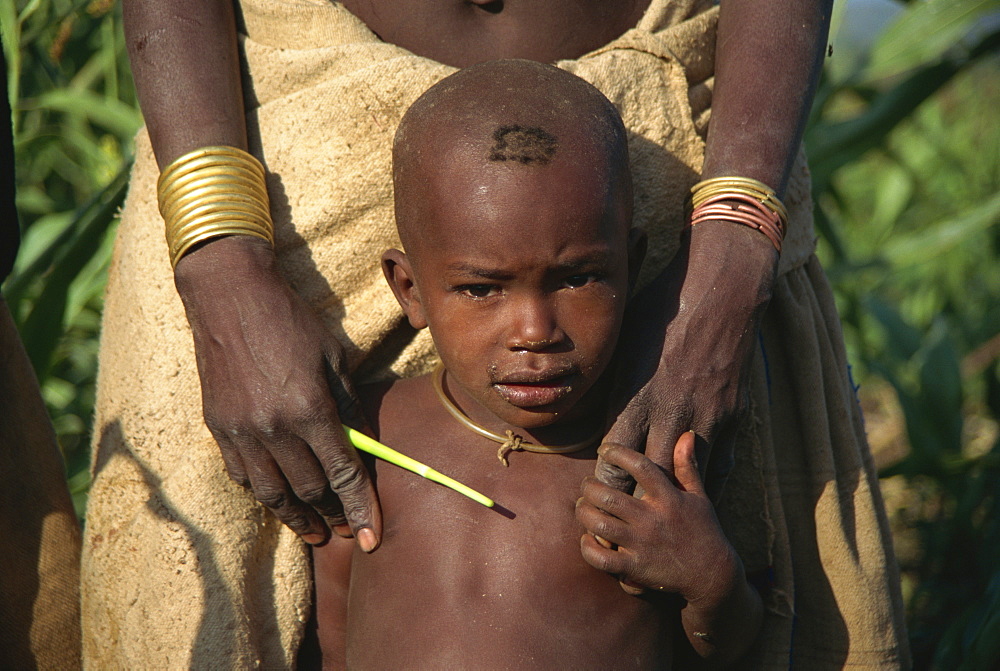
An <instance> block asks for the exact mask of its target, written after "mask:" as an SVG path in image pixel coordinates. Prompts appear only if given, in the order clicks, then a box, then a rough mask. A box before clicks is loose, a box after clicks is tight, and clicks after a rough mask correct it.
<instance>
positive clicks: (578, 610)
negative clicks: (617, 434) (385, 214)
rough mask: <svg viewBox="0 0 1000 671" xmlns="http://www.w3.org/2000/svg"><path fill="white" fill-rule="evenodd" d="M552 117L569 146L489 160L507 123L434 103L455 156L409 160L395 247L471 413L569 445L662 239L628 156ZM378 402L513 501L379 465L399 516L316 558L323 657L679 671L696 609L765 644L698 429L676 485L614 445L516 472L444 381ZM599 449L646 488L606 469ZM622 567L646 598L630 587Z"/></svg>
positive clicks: (346, 661) (450, 465)
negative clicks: (605, 153) (608, 479)
mask: <svg viewBox="0 0 1000 671" xmlns="http://www.w3.org/2000/svg"><path fill="white" fill-rule="evenodd" d="M564 76H565V77H568V75H564ZM520 77H521V79H526V78H527V75H526V74H522V75H521V76H520ZM496 80H497V75H496V74H495V73H493V72H488V73H484V74H483V75H482V79H481V80H480V81H479V82H478V85H476V84H477V83H476V82H474V83H473V85H472V86H470V87H469V89H468V90H467V91H466V92H467V93H468V94H469V95H470V96H472V97H473V98H474V99H475V100H477V101H482V102H483V107H484V108H486V109H491V108H494V107H499V104H498V103H499V100H492V99H491V97H490V96H491V94H492V91H491V90H490V87H492V86H496V88H497V89H499V90H501V91H504V90H506V86H505V85H501V84H495V82H496ZM467 81H468V79H467V80H466V82H467ZM545 90H552V91H554V92H555V93H557V94H558V95H560V97H567V96H569V95H572V94H571V93H564V92H562V91H558V90H556V89H555V88H554V87H553V88H546V89H545ZM503 95H504V96H507V95H509V94H507V93H504V94H503ZM504 102H505V104H506V106H507V109H510V107H511V106H516V105H517V104H518V103H517V101H514V102H512V101H511V100H510V99H509V98H505V99H504ZM584 102H585V101H584ZM575 107H576V108H582V107H584V103H580V104H577V105H575ZM411 114H412V111H411ZM515 114H517V112H515ZM586 116H587V115H586V114H584V113H582V112H581V114H580V118H586ZM553 118H556V119H558V118H562V119H563V120H564V121H566V122H567V125H566V126H564V127H558V126H547V127H546V128H547V129H551V130H552V131H553V133H554V135H555V136H556V137H558V138H559V149H558V150H557V151H556V154H555V157H554V159H553V160H552V161H551V163H548V164H546V165H541V166H538V165H532V166H525V165H519V164H512V163H509V162H508V163H503V164H497V163H490V162H487V161H484V160H483V156H484V155H485V154H486V150H485V148H486V146H487V145H488V144H489V138H490V135H489V134H487V133H483V134H482V135H483V137H485V138H486V142H482V141H480V142H478V143H477V142H476V139H475V138H476V131H475V130H473V131H471V132H468V133H466V134H465V135H464V136H460V133H459V132H458V131H457V129H458V128H463V129H465V128H466V127H467V125H466V124H465V123H464V121H465V120H464V119H463V120H462V121H461V122H458V123H456V124H455V128H452V129H449V128H447V127H445V129H444V130H443V131H442V130H440V129H441V125H442V124H441V122H440V117H439V116H435V117H434V121H433V122H432V123H430V127H434V128H435V129H437V130H438V131H439V134H438V135H437V136H435V135H434V133H433V132H432V131H430V128H429V127H419V126H418V128H417V129H416V130H415V131H413V132H412V133H411V134H410V135H412V136H414V137H417V138H421V139H423V142H424V143H425V144H424V146H423V147H422V149H421V151H420V152H419V155H420V156H431V157H442V156H447V157H448V160H446V161H441V162H440V163H435V164H432V163H430V161H418V162H417V164H416V165H413V164H410V163H406V162H405V161H404V165H405V169H404V170H403V172H404V174H402V175H401V174H400V171H398V170H397V176H396V197H397V221H398V222H399V225H400V227H401V235H402V237H403V239H404V240H407V241H410V242H411V243H412V244H410V243H408V245H407V249H408V250H409V252H408V253H407V254H404V253H403V252H401V251H399V250H390V251H388V252H386V254H385V255H384V256H383V269H384V271H385V275H386V278H387V279H388V281H389V283H390V285H391V287H392V289H393V292H394V294H395V296H396V298H397V300H398V301H399V303H400V305H401V306H402V308H403V310H404V311H405V312H406V314H407V317H408V318H409V320H410V323H411V324H412V325H413V326H414V327H416V328H425V327H427V328H430V329H431V333H432V334H433V336H434V340H435V345H436V347H437V349H438V351H439V353H440V354H441V357H442V360H443V362H444V363H445V366H446V369H447V373H446V375H445V380H444V381H445V388H446V391H447V393H448V394H449V396H450V397H451V399H452V400H453V401H454V402H455V403H456V404H457V405H458V406H459V407H460V408H462V410H463V411H464V412H465V413H466V414H467V415H468V416H469V417H471V418H473V419H474V420H475V421H477V422H478V423H479V424H480V425H482V426H485V427H487V428H488V429H490V430H492V431H494V432H496V433H500V434H503V433H504V432H505V431H506V430H508V429H509V430H512V431H514V432H516V433H517V434H519V435H521V436H523V437H524V438H525V439H528V440H531V441H533V442H536V443H542V444H548V445H565V444H569V443H575V442H579V441H580V440H581V439H585V438H586V437H587V434H590V435H594V434H595V433H600V432H601V429H602V421H601V412H600V409H601V408H603V407H604V404H605V398H604V397H605V395H606V391H607V385H606V384H605V382H606V376H605V373H606V371H607V369H608V366H609V364H610V362H611V359H612V356H613V353H614V350H615V343H616V341H617V339H618V336H619V330H620V328H621V324H622V319H623V315H624V308H625V304H626V300H627V296H628V294H629V288H630V285H631V284H632V283H633V282H634V279H635V273H636V270H637V268H638V266H639V264H640V262H641V259H642V256H643V250H644V236H642V234H641V233H639V232H638V231H636V230H631V231H630V230H629V228H628V223H629V221H630V220H631V193H630V190H629V188H628V184H627V180H621V179H617V178H616V177H614V176H613V175H611V174H609V171H610V170H613V168H612V167H611V166H612V164H613V161H609V160H607V159H606V158H602V157H601V156H600V149H599V148H598V147H596V146H594V145H593V144H588V142H587V140H586V139H585V138H581V137H574V134H577V135H580V134H581V131H580V128H579V127H578V126H577V125H574V122H575V121H576V120H575V119H574V118H573V117H560V116H559V115H553ZM522 119H523V116H519V117H518V119H517V120H522ZM406 123H407V121H404V124H406ZM417 123H419V122H417ZM418 142H420V140H418ZM399 144H400V143H398V142H397V165H399V163H400V161H399V160H398V158H399V153H398V152H399V149H398V148H399ZM457 147H460V148H461V149H457ZM619 165H621V164H619ZM595 168H597V169H595ZM611 184H613V185H615V186H614V187H610V188H609V185H611ZM400 202H403V203H405V204H404V205H403V206H400V205H399V203H400ZM417 230H419V233H415V231H417ZM362 396H363V399H364V402H365V406H366V408H367V409H368V412H369V413H370V417H371V424H372V425H373V426H374V427H376V429H377V432H378V435H379V438H380V440H382V441H383V442H385V443H387V444H389V445H392V446H393V447H394V448H396V449H399V450H400V451H402V452H404V453H405V454H408V455H410V456H412V457H414V458H416V459H418V460H420V461H423V462H425V463H428V464H430V465H432V466H433V467H434V468H437V469H438V470H440V471H442V472H445V473H448V474H450V475H452V476H453V477H456V478H457V479H459V480H460V481H461V482H464V483H466V484H468V485H469V486H471V487H473V488H474V489H477V490H479V491H482V492H484V493H486V494H487V495H488V496H491V497H493V498H494V499H495V500H496V501H497V503H498V506H499V507H498V508H495V509H488V508H485V507H482V506H480V505H478V504H476V503H474V502H471V501H469V500H466V499H463V498H462V497H460V496H458V495H457V494H456V493H455V492H452V491H450V490H447V489H444V488H442V487H440V486H437V485H434V484H432V483H430V482H428V481H424V480H420V479H418V478H416V477H415V476H414V475H413V474H412V473H409V472H405V471H402V470H401V469H398V468H396V467H394V466H391V465H388V464H386V463H384V462H375V463H372V464H371V466H372V468H373V471H374V473H375V474H376V478H377V482H378V492H379V496H380V500H381V502H382V507H383V511H384V514H385V520H386V526H385V531H384V538H383V544H382V546H381V549H380V550H379V552H377V553H375V554H373V555H370V556H366V555H364V554H361V553H359V552H357V551H356V550H355V549H354V547H353V544H352V543H351V542H350V541H348V540H345V539H333V540H332V541H331V542H330V543H328V544H327V545H325V546H323V547H317V548H315V549H314V551H313V557H314V571H315V578H316V582H315V584H316V607H317V625H318V635H319V642H320V646H321V649H322V653H323V665H324V667H325V668H341V667H344V666H347V667H349V668H400V667H408V668H467V667H468V666H469V665H470V662H472V660H474V663H475V666H476V667H477V668H618V667H620V666H621V665H622V663H623V660H629V661H628V666H630V667H631V666H634V667H635V668H650V669H652V668H670V667H671V665H672V660H674V659H675V656H674V652H673V648H674V641H673V636H674V633H675V631H677V623H678V619H679V622H680V630H681V631H682V632H683V634H684V636H685V638H686V639H687V641H688V643H686V644H684V645H685V647H688V648H690V649H691V650H693V651H694V652H695V653H696V655H697V656H703V657H704V658H705V659H707V660H709V661H710V662H712V664H713V665H717V664H724V663H725V662H727V661H730V660H731V659H732V658H733V657H735V656H736V655H738V654H740V653H741V652H742V651H743V650H745V648H746V646H747V645H748V643H749V641H750V640H752V638H753V636H754V634H755V632H756V629H757V627H758V626H759V622H760V600H759V597H758V596H757V595H756V593H755V592H754V590H753V589H752V588H751V587H749V585H748V584H747V582H746V580H745V578H744V576H743V567H742V564H741V562H740V560H739V558H738V557H737V556H736V554H735V552H734V551H733V549H732V547H731V546H730V545H729V543H728V541H727V540H726V538H725V536H724V534H723V533H722V531H721V529H720V527H719V524H718V521H717V520H716V518H715V514H714V511H713V509H712V505H711V503H710V501H709V499H708V496H707V494H706V493H705V489H704V487H703V486H702V481H701V477H700V475H699V473H698V468H697V464H696V460H695V456H694V436H693V434H691V433H686V434H684V436H682V438H681V439H680V441H679V442H678V443H677V449H676V450H674V453H673V457H674V463H673V464H671V465H672V467H673V468H672V469H671V470H672V471H673V472H674V473H675V477H674V478H671V477H669V476H668V475H667V474H666V473H665V472H664V471H663V470H662V469H660V468H659V467H657V466H656V465H655V464H654V463H653V462H652V461H650V460H649V459H648V458H646V457H645V456H643V455H641V454H639V453H637V452H634V451H632V450H629V449H627V448H624V447H620V446H608V445H605V446H603V447H601V449H600V450H599V451H598V450H597V449H596V447H592V448H589V449H587V450H585V451H582V452H577V453H574V454H571V455H553V454H536V453H530V452H518V453H514V454H512V455H511V456H510V467H509V468H504V467H503V466H502V465H501V464H500V463H499V461H498V460H497V457H496V451H497V444H496V443H495V442H492V441H490V440H488V439H486V438H483V437H481V436H478V435H476V434H474V433H472V432H471V431H469V430H468V429H467V428H465V427H463V426H462V425H461V424H459V423H458V422H456V421H455V420H454V418H452V417H451V416H450V415H449V414H448V413H447V411H446V410H445V409H444V406H443V405H442V404H441V402H440V401H439V399H438V398H437V396H436V394H435V391H434V389H433V387H432V383H431V380H430V376H423V377H420V378H416V379H413V380H402V381H399V382H396V383H394V384H391V385H383V386H380V387H369V388H365V389H363V390H362ZM599 455H600V456H601V457H602V458H603V459H605V460H606V461H608V462H609V463H611V464H613V465H615V466H616V467H618V468H621V469H622V470H624V471H625V472H627V473H629V474H630V475H631V476H632V477H634V478H635V479H636V480H637V481H638V482H639V484H640V485H641V486H642V487H643V488H644V490H645V494H644V495H643V496H642V497H641V498H634V497H633V496H631V495H628V494H624V493H622V492H620V491H618V490H616V489H613V488H611V487H609V486H607V485H605V484H603V483H600V482H598V481H597V480H596V479H595V478H594V477H593V475H592V473H593V470H594V467H595V465H596V460H597V458H598V456H599ZM594 534H597V535H599V536H600V537H601V538H602V539H604V540H605V542H606V543H609V544H613V545H614V548H613V549H612V548H610V547H606V546H603V545H601V544H600V543H598V541H597V540H595V536H594ZM620 578H624V579H627V580H629V581H630V582H631V583H634V584H637V585H641V586H643V587H645V588H649V589H650V593H649V594H647V595H645V596H643V597H635V596H629V595H627V594H625V593H623V592H622V591H621V590H620V589H619V587H618V580H619V579H620ZM678 614H679V618H678ZM442 632H447V635H443V634H442ZM695 632H700V633H702V634H707V635H708V637H709V638H708V640H707V641H706V639H705V638H704V637H702V636H697V635H695Z"/></svg>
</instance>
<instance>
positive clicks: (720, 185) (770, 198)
mask: <svg viewBox="0 0 1000 671" xmlns="http://www.w3.org/2000/svg"><path fill="white" fill-rule="evenodd" d="M723 193H739V194H743V195H746V196H750V197H752V198H756V199H757V200H759V201H760V202H761V203H762V204H763V205H764V206H765V207H767V208H768V209H770V210H772V211H774V212H775V214H777V215H778V216H779V217H780V218H781V222H782V228H784V226H785V225H786V224H787V223H788V209H787V208H786V207H785V204H784V203H782V202H781V199H779V198H778V196H777V193H775V191H774V189H772V188H771V187H769V186H768V185H767V184H764V182H761V181H759V180H756V179H752V178H750V177H733V176H730V177H714V178H712V179H706V180H703V181H701V182H698V183H697V184H695V185H694V186H693V187H691V209H692V210H693V209H694V208H696V207H698V206H699V205H701V204H702V203H703V202H705V201H706V200H708V199H709V198H713V197H715V196H718V195H721V194H723Z"/></svg>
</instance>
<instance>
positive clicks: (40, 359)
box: [20, 166, 129, 379]
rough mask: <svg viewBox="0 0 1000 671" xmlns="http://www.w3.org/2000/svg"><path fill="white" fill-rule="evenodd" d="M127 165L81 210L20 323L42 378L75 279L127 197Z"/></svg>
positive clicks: (23, 337) (56, 341) (44, 374)
mask: <svg viewBox="0 0 1000 671" xmlns="http://www.w3.org/2000/svg"><path fill="white" fill-rule="evenodd" d="M128 174H129V171H128V167H127V166H126V167H125V168H123V169H122V171H121V173H119V175H118V176H117V177H116V178H115V179H114V181H112V183H111V184H109V185H108V186H107V188H105V189H104V190H103V191H102V192H101V193H100V194H99V195H98V196H97V198H95V199H94V200H93V201H91V203H90V204H89V205H88V206H87V207H86V208H84V209H83V210H82V212H81V214H80V216H79V218H78V220H77V222H76V223H75V225H74V226H73V229H72V230H73V231H74V236H73V238H72V239H71V240H70V241H68V242H67V244H65V245H63V246H62V247H61V248H60V249H59V250H58V253H57V254H56V256H55V258H54V259H53V263H52V271H51V272H50V274H49V276H48V278H47V281H46V283H45V288H44V289H43V290H42V293H41V295H40V296H39V297H38V299H37V300H36V301H35V304H34V305H33V306H32V309H31V311H30V312H29V313H28V316H27V317H26V318H25V319H24V321H23V322H22V323H21V324H20V331H21V339H22V340H23V341H24V343H25V349H26V350H27V352H28V357H29V358H30V359H31V363H32V365H33V366H34V368H35V372H36V374H37V375H38V377H39V379H45V377H46V373H47V372H48V369H49V365H50V363H51V360H52V353H53V351H54V350H55V348H56V344H57V343H58V341H59V337H60V334H61V331H62V325H63V323H64V319H65V315H66V307H67V303H68V298H69V292H70V289H71V286H72V284H73V281H74V280H75V279H76V277H77V275H79V273H80V271H81V270H82V269H83V268H84V267H85V266H86V265H87V263H88V262H89V260H90V258H91V257H92V256H93V255H94V253H95V252H96V250H97V248H98V247H99V246H100V245H101V242H102V240H103V239H104V232H105V231H106V230H107V229H108V228H109V227H110V226H111V225H112V223H113V220H114V218H115V214H116V212H117V210H118V208H119V207H120V206H121V203H122V201H123V200H124V199H125V190H126V187H127V184H128Z"/></svg>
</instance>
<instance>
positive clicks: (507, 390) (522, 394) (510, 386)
mask: <svg viewBox="0 0 1000 671" xmlns="http://www.w3.org/2000/svg"><path fill="white" fill-rule="evenodd" d="M574 377H575V375H574V371H571V370H559V371H553V372H551V373H544V372H526V373H523V374H514V375H506V376H504V377H503V378H501V379H500V380H497V381H494V382H493V388H494V389H496V390H497V393H498V394H500V396H501V397H502V398H503V399H504V400H505V401H507V402H508V403H510V404H511V405H513V406H517V407H519V408H535V407H539V406H543V405H550V404H552V403H555V402H557V401H559V400H561V399H563V398H565V397H566V396H567V395H569V394H570V393H572V391H573V385H572V382H573V378H574Z"/></svg>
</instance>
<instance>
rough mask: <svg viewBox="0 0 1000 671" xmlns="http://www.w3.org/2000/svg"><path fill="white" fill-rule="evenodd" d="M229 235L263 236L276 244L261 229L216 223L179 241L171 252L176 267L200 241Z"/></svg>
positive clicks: (262, 237) (263, 238)
mask: <svg viewBox="0 0 1000 671" xmlns="http://www.w3.org/2000/svg"><path fill="white" fill-rule="evenodd" d="M227 235H242V236H249V237H255V238H261V239H262V240H267V241H268V242H269V243H271V244H274V241H273V240H271V239H270V238H269V237H267V236H266V235H263V234H262V233H261V232H260V231H257V230H254V229H249V228H244V227H242V226H224V225H216V226H212V227H211V228H210V229H208V230H205V231H202V232H200V233H198V234H192V235H190V236H188V237H185V238H184V239H183V240H180V241H178V242H179V244H178V246H177V249H176V250H174V251H173V253H172V254H171V259H173V261H172V263H173V265H174V267H176V266H177V261H180V259H181V258H182V257H183V256H184V254H185V253H186V252H187V251H188V250H190V249H191V248H192V247H194V246H195V245H196V244H198V243H199V242H204V241H205V240H211V239H213V238H221V237H224V236H227Z"/></svg>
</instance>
